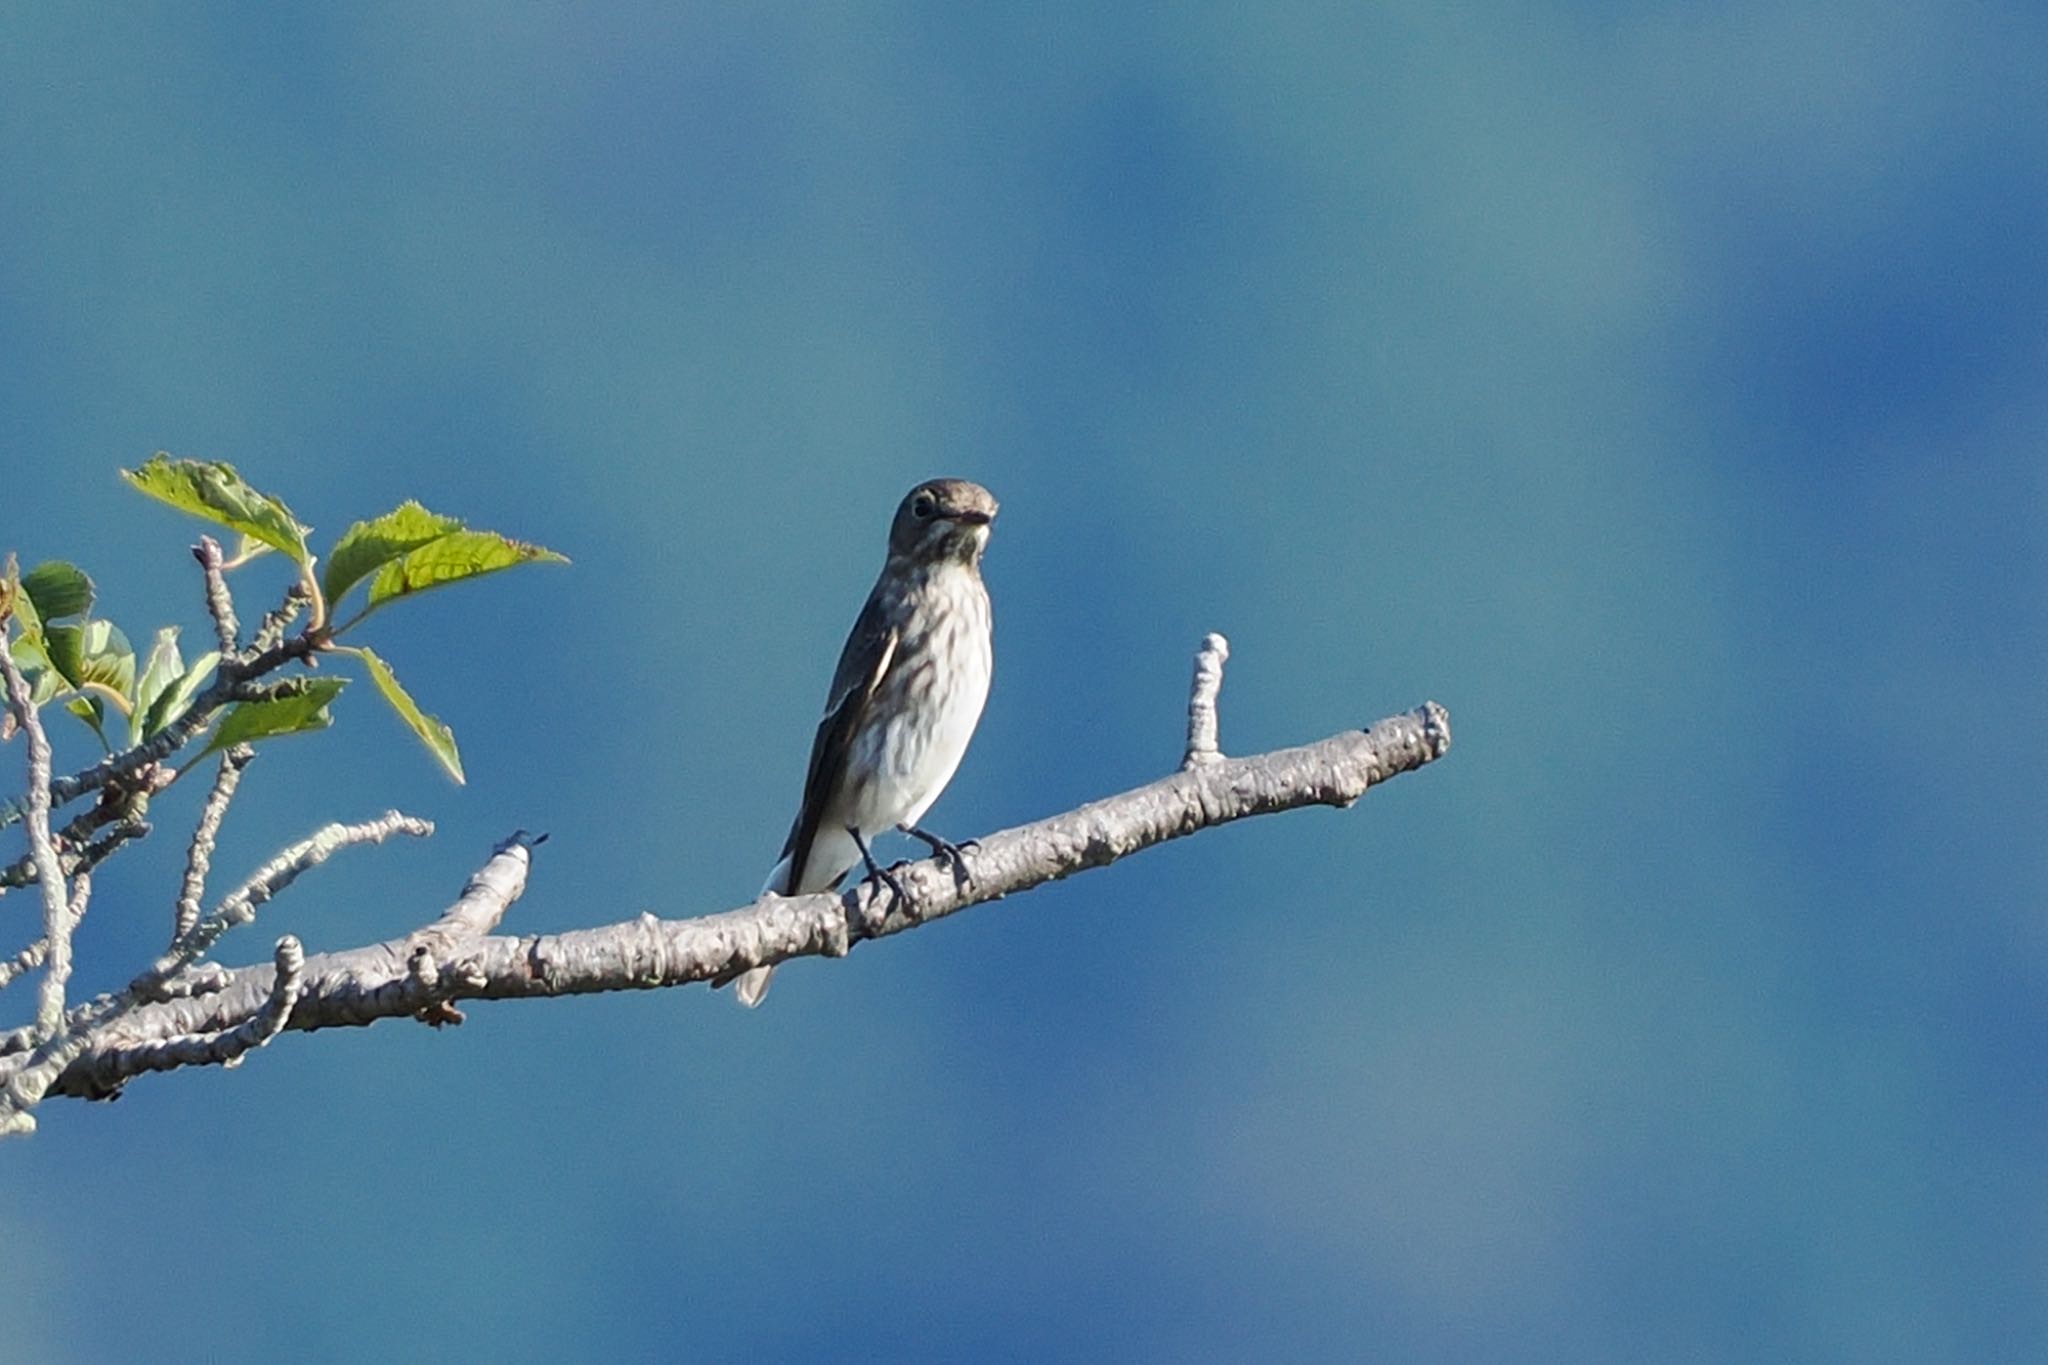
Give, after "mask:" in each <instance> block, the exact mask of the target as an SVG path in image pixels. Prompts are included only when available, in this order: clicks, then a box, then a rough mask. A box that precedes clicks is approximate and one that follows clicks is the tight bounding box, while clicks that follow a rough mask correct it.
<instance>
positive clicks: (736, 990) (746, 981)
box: [732, 858, 789, 1009]
mask: <svg viewBox="0 0 2048 1365" xmlns="http://www.w3.org/2000/svg"><path fill="white" fill-rule="evenodd" d="M771 891H772V892H774V893H775V894H776V895H778V896H784V895H788V894H789V859H787V858H784V859H783V860H782V861H781V862H779V863H777V864H776V865H775V870H774V871H773V872H770V873H769V874H768V880H767V881H765V882H763V883H762V884H761V894H762V895H764V896H765V895H767V894H768V893H769V892H771ZM774 975H775V969H774V968H773V967H756V968H754V969H753V970H752V971H747V972H741V973H740V974H739V976H738V977H737V978H736V979H735V980H734V981H733V983H732V994H733V998H734V999H735V1000H737V1001H739V1002H740V1003H741V1004H742V1005H745V1006H746V1007H747V1008H748V1009H753V1008H755V1007H756V1006H758V1005H759V1004H760V1003H761V1001H762V1000H764V999H766V998H767V995H768V982H769V981H770V980H771V979H772V978H773V977H774Z"/></svg>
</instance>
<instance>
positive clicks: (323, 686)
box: [202, 678, 348, 754]
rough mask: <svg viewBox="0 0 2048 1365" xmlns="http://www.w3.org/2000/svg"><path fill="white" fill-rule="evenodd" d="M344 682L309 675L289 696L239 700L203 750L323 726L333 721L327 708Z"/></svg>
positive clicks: (341, 679) (319, 728)
mask: <svg viewBox="0 0 2048 1365" xmlns="http://www.w3.org/2000/svg"><path fill="white" fill-rule="evenodd" d="M346 686H348V679H347V678H309V679H306V680H305V686H304V687H303V688H302V689H300V690H298V691H295V692H293V693H292V694H291V695H290V696H285V697H273V698H269V699H267V700H264V701H245V702H242V703H240V704H239V705H237V706H236V707H235V708H234V709H233V710H231V711H229V712H228V714H227V717H226V719H224V720H222V721H221V723H220V728H219V729H218V730H215V731H214V732H213V739H212V741H211V742H210V743H208V744H207V746H206V748H205V749H204V750H203V751H202V752H204V753H209V754H211V753H218V752H220V751H221V750H222V749H226V748H230V747H232V746H234V745H237V744H253V743H254V742H255V741H257V740H259V739H271V738H274V737H276V736H278V735H296V734H303V733H305V732H306V731H309V730H325V729H326V728H327V727H328V726H330V725H332V724H334V714H333V712H331V711H329V710H328V709H327V707H328V704H329V703H330V702H332V701H333V700H334V696H335V693H337V692H339V691H341V689H342V688H344V687H346Z"/></svg>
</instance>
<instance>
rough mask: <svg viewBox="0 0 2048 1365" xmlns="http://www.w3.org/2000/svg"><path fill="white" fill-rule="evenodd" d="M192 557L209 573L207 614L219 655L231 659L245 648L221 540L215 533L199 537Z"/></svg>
mask: <svg viewBox="0 0 2048 1365" xmlns="http://www.w3.org/2000/svg"><path fill="white" fill-rule="evenodd" d="M192 557H193V558H194V559H196V560H198V561H199V568H200V570H201V571H202V572H203V573H204V574H205V575H206V614H207V615H209V616H211V617H212V618H213V633H214V638H216V639H217V640H219V641H220V656H221V657H222V658H223V659H225V658H228V657H229V656H231V655H233V654H234V653H235V652H236V651H237V650H239V649H240V648H241V647H242V644H241V638H240V637H241V634H242V623H241V622H240V621H238V620H236V619H235V599H234V596H233V595H232V594H231V593H229V592H228V580H227V574H226V573H225V572H224V571H223V568H222V565H223V562H224V561H223V560H222V558H221V553H220V542H219V541H217V540H215V539H214V538H213V537H212V536H201V537H199V543H198V544H197V545H194V546H193V547H192Z"/></svg>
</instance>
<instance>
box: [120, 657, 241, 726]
mask: <svg viewBox="0 0 2048 1365" xmlns="http://www.w3.org/2000/svg"><path fill="white" fill-rule="evenodd" d="M219 665H220V651H218V650H208V651H207V652H206V653H204V654H202V655H200V656H199V657H198V658H196V659H194V660H193V661H192V666H191V667H190V668H188V669H186V670H185V671H184V672H183V673H182V674H180V675H179V677H178V680H177V681H176V682H174V683H172V684H171V685H170V686H169V687H166V688H165V689H164V690H163V691H162V692H161V693H160V694H158V696H157V698H156V700H155V701H154V702H152V703H150V705H149V707H148V710H147V713H146V714H145V715H144V716H143V718H142V735H143V738H144V739H147V738H148V737H149V736H151V735H153V734H155V733H156V732H157V731H159V730H161V729H163V728H164V727H165V726H166V725H169V724H170V723H171V722H172V721H174V720H176V719H177V718H178V717H180V716H182V715H184V714H185V713H186V712H187V711H189V710H191V709H192V698H193V697H195V696H197V695H198V693H199V689H200V688H202V687H204V686H206V684H207V682H208V680H210V679H211V678H212V677H213V670H214V669H215V668H217V667H219ZM137 709H138V710H141V709H142V708H140V707H138V708H137Z"/></svg>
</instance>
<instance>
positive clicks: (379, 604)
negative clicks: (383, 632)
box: [0, 452, 568, 782]
mask: <svg viewBox="0 0 2048 1365" xmlns="http://www.w3.org/2000/svg"><path fill="white" fill-rule="evenodd" d="M121 474H122V477H123V478H124V479H126V480H127V481H128V482H129V484H131V485H132V486H134V487H135V488H136V489H138V490H140V491H141V492H143V493H146V494H148V495H149V496H150V497H152V498H155V499H157V500H158V501H160V502H164V503H167V504H169V505H170V506H172V507H175V508H177V509H178V510H180V511H182V512H187V513H189V514H191V515H193V516H195V517H199V518H201V519H202V520H205V521H209V522H212V523H214V524H215V525H217V526H221V527H225V528H227V529H228V530H231V531H233V532H235V533H236V534H237V535H238V537H239V541H238V544H237V548H236V551H235V554H234V557H233V558H232V559H230V560H227V561H226V562H224V563H223V564H222V565H221V567H222V569H223V571H227V570H233V569H236V568H239V567H240V566H241V565H243V564H246V563H247V562H249V561H250V560H252V559H254V558H256V557H258V556H259V555H264V554H268V553H270V552H272V551H275V552H277V553H279V554H282V555H284V556H285V557H286V558H288V559H289V560H291V562H292V563H293V565H294V566H296V568H297V570H298V576H299V584H298V588H297V589H296V591H297V592H298V593H300V594H301V595H302V596H303V599H304V601H305V602H306V603H307V604H309V607H310V611H309V621H308V624H307V625H306V627H305V628H304V631H303V633H302V635H301V637H300V639H299V640H298V641H297V644H298V645H299V646H300V648H298V649H296V650H295V651H292V656H293V657H295V658H297V659H299V660H301V661H304V660H307V659H308V658H309V657H310V656H311V655H313V654H316V653H327V654H336V655H345V656H348V657H351V658H354V659H356V660H358V661H360V662H361V663H362V665H363V668H364V671H365V672H366V673H368V675H369V677H370V681H371V682H372V683H373V684H374V685H375V686H376V689H377V691H378V693H379V694H380V695H381V696H383V698H384V699H385V701H386V702H387V703H389V705H390V706H391V708H392V710H393V711H394V712H396V713H397V715H398V717H399V719H400V720H402V721H403V722H404V723H405V725H406V727H407V728H408V729H409V730H411V731H412V732H413V734H414V735H416V736H418V738H419V740H420V742H421V743H422V744H424V745H425V746H426V747H427V749H428V751H429V752H431V753H432V754H433V756H434V758H435V759H436V760H437V761H438V762H439V763H440V764H441V766H442V767H443V768H444V769H446V770H447V772H448V774H449V775H450V776H451V777H453V778H454V779H455V780H456V781H457V782H460V781H462V780H463V773H462V758H461V754H460V752H459V751H458V750H457V748H456V744H455V735H454V733H453V731H451V730H450V729H449V728H448V726H446V725H445V724H443V723H442V722H441V721H440V720H439V719H437V718H436V717H434V716H433V715H431V714H429V713H428V712H426V711H424V710H422V709H421V707H420V706H419V704H418V703H417V702H415V701H414V700H413V698H412V696H411V694H410V693H408V692H407V691H406V690H405V688H404V687H403V686H402V685H401V684H400V683H399V681H398V676H397V674H396V673H395V672H393V670H392V668H391V665H390V664H389V663H388V662H387V661H386V660H384V659H383V658H382V657H380V656H379V655H377V654H376V653H375V652H374V651H372V650H370V649H369V648H367V647H366V646H361V645H354V644H343V643H340V640H341V637H342V636H344V635H345V634H347V633H349V632H351V631H353V630H354V629H356V628H357V627H358V626H360V625H361V624H362V622H363V621H364V620H365V619H367V618H368V617H370V616H371V615H372V614H374V613H376V612H378V611H380V610H382V609H383V608H384V607H387V606H389V605H391V604H392V603H394V602H402V601H405V600H407V599H409V598H412V597H417V596H418V595H419V594H421V593H423V592H427V591H430V590H432V589H435V588H441V587H447V586H449V585H451V584H455V583H462V582H466V581H468V580H470V579H474V578H481V577H483V576H485V575H487V574H492V573H496V572H498V571H499V570H501V569H509V568H514V567H516V566H518V565H521V564H537V563H557V564H559V563H567V562H568V561H567V560H566V558H565V557H564V556H562V555H560V554H557V553H556V552H555V551H553V550H550V549H547V548H545V547H543V546H539V545H530V544H527V543H525V542H523V541H518V540H513V539H512V538H510V537H509V536H503V535H500V534H498V533H497V532H495V531H479V530H473V529H471V528H469V527H468V526H466V525H464V524H463V523H462V522H461V521H460V520H458V519H457V518H454V517H448V516H442V515H440V514H438V513H435V512H430V511H428V510H427V509H426V508H425V507H422V506H421V505H420V504H419V503H417V502H411V501H408V502H405V503H402V504H400V505H399V506H398V507H395V508H393V509H392V510H391V511H389V512H386V513H384V514H383V515H382V516H379V517H373V518H371V519H369V520H367V521H359V522H356V523H355V524H354V525H352V526H350V527H349V528H348V530H346V531H345V532H343V533H342V535H341V537H340V539H338V540H336V541H335V542H334V544H333V545H332V546H331V547H330V548H329V550H328V552H327V555H326V564H325V569H324V571H323V570H321V568H320V559H319V557H318V556H316V555H315V554H314V553H313V552H312V549H311V547H310V541H309V537H310V536H311V535H312V528H311V527H309V526H307V525H305V524H304V523H302V522H301V521H299V519H298V518H297V517H296V516H294V515H293V514H292V511H291V509H290V508H289V507H288V506H286V505H285V503H284V502H283V500H281V499H279V498H277V497H275V496H273V495H271V494H269V493H265V492H263V491H261V490H259V489H257V488H255V487H253V486H252V485H251V484H249V483H248V482H247V481H246V480H244V479H243V478H242V476H241V475H240V474H239V473H238V472H236V470H235V468H234V466H232V465H230V464H227V463H224V462H222V461H217V460H180V459H173V458H172V457H171V456H169V455H167V454H164V453H161V452H159V453H158V454H156V455H155V456H153V457H152V458H151V459H150V460H149V461H148V462H146V463H145V464H144V465H143V466H142V467H141V468H140V469H135V470H123V471H121ZM359 587H360V588H362V589H363V592H362V594H361V601H360V604H359V606H358V608H357V610H356V611H355V613H354V615H352V616H350V617H349V618H348V619H347V620H346V621H343V622H341V623H340V624H336V623H335V609H336V608H337V607H338V606H340V605H341V603H342V602H343V601H344V600H345V599H349V598H350V597H351V596H352V595H354V594H355V592H356V590H357V589H358V588H359ZM96 595H97V594H96V591H95V588H94V585H93V581H92V579H91V577H90V576H88V575H87V574H86V573H85V571H84V570H82V569H80V568H79V567H78V566H77V565H75V564H70V563H66V562H64V561H62V560H52V561H49V562H48V563H44V564H39V565H37V566H35V567H34V568H32V569H30V570H29V571H28V572H27V573H19V572H18V571H17V570H16V568H15V565H14V562H13V560H12V559H11V558H10V559H9V560H8V562H7V565H6V568H5V571H4V573H0V620H4V621H5V622H7V623H8V624H7V625H6V628H7V629H9V630H10V632H11V635H10V638H11V641H12V648H13V650H14V654H15V657H16V660H17V661H18V662H19V663H20V664H21V665H22V667H23V670H24V673H25V674H26V675H27V676H28V678H29V680H30V683H31V689H32V693H31V694H32V697H33V699H34V700H35V702H36V703H37V704H38V705H41V704H42V703H44V702H48V701H52V700H59V699H61V700H62V701H63V704H64V706H65V709H66V710H68V711H70V712H71V713H72V714H73V715H76V716H77V717H79V719H81V720H82V721H84V722H85V723H86V724H87V725H88V726H90V727H91V728H92V730H93V732H94V733H95V734H96V735H97V736H98V737H99V739H100V742H101V743H102V744H103V745H104V746H105V747H106V748H107V749H108V750H109V752H112V751H113V750H114V749H115V747H116V741H115V739H114V738H112V737H111V736H110V734H109V729H110V727H114V728H116V729H118V728H119V726H120V725H123V724H125V727H126V728H125V735H124V736H123V738H125V742H126V745H127V746H129V747H132V746H135V745H139V744H142V743H144V742H146V741H148V740H151V739H153V738H155V737H157V736H159V735H162V734H163V732H164V731H165V730H166V729H167V728H168V727H170V726H172V725H174V724H176V723H177V722H179V721H180V720H181V719H183V718H184V717H185V716H186V715H187V714H188V712H191V711H192V708H193V706H194V704H195V702H196V701H198V700H199V699H200V698H202V697H206V696H210V695H212V694H211V693H208V692H207V691H206V690H205V689H206V688H207V685H208V683H209V682H210V681H212V680H213V679H214V678H215V676H216V674H217V673H219V671H220V670H221V668H222V666H223V663H224V662H225V663H226V664H227V665H228V666H229V667H230V668H232V669H237V670H241V671H247V670H249V669H250V668H251V666H252V665H253V664H254V662H255V661H256V657H257V653H258V652H257V651H256V650H255V649H253V648H252V649H250V650H246V651H243V652H242V653H240V654H237V655H234V656H232V657H230V658H229V659H227V660H225V661H224V660H223V658H222V656H221V654H220V653H219V652H218V651H208V652H206V653H204V654H202V655H200V656H198V657H197V658H194V659H192V660H191V661H190V662H189V663H188V662H187V661H186V660H185V658H184V657H183V655H182V653H181V652H180V650H179V647H178V627H176V626H165V627H163V628H161V629H160V630H158V631H156V632H155V635H154V637H153V639H152V642H151V644H150V647H149V650H148V652H147V653H146V654H145V655H143V656H141V657H140V658H139V659H138V657H137V653H136V650H135V649H134V647H133V646H132V645H131V644H130V643H129V640H128V637H127V636H126V635H125V634H124V633H123V632H122V631H121V629H120V628H119V627H118V626H116V625H115V624H114V623H113V622H112V621H110V620H106V619H104V618H99V617H95V616H94V615H93V614H92V609H93V605H94V602H95V600H96ZM272 643H273V644H274V643H275V642H274V641H273V642H272ZM239 676H240V674H239V672H238V673H234V674H230V675H229V678H230V679H231V680H233V679H235V678H238V677H239ZM347 682H348V679H346V678H344V677H333V676H319V677H313V676H305V677H295V678H290V679H286V680H284V681H282V682H278V683H272V684H269V685H267V686H264V687H260V688H259V687H253V686H238V687H237V688H236V689H235V691H234V693H233V700H232V702H231V704H229V705H228V706H227V707H226V708H225V710H224V713H223V714H222V716H221V718H220V722H219V724H218V726H217V727H216V728H215V729H214V732H213V735H212V738H211V740H210V742H209V743H208V744H207V746H206V748H207V751H208V752H212V751H214V750H221V749H226V748H229V747H231V746H233V745H236V744H250V743H256V742H259V741H262V740H266V739H272V738H275V737H277V736H280V735H289V734H300V733H304V732H307V731H311V730H322V729H325V728H327V727H328V726H329V725H331V724H333V720H334V717H333V714H332V711H331V710H330V707H331V704H332V702H333V701H334V699H335V697H336V696H337V695H338V694H339V693H340V692H341V690H342V689H343V687H345V686H346V685H347ZM200 719H201V718H200V717H195V720H200ZM210 721H211V717H210V716H209V717H205V718H203V722H202V723H210ZM177 738H178V737H177V736H171V737H168V739H167V741H166V742H169V740H175V739H177Z"/></svg>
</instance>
